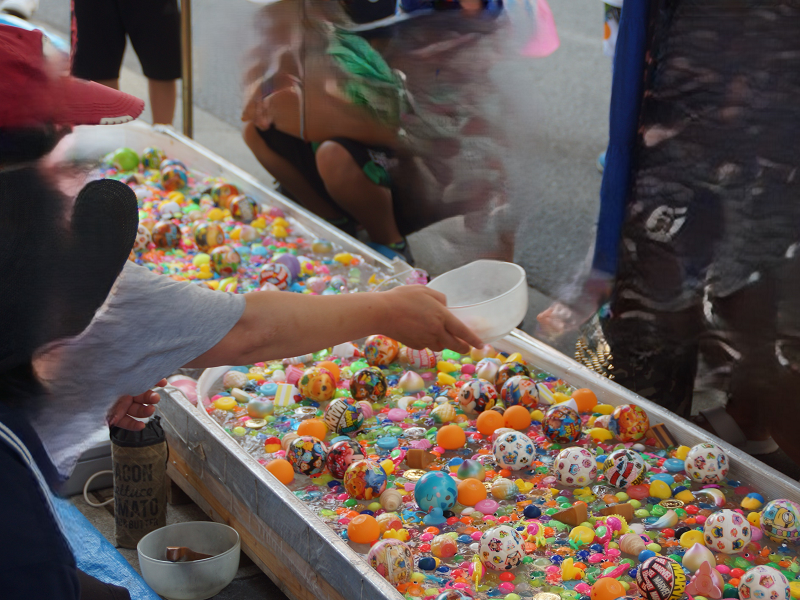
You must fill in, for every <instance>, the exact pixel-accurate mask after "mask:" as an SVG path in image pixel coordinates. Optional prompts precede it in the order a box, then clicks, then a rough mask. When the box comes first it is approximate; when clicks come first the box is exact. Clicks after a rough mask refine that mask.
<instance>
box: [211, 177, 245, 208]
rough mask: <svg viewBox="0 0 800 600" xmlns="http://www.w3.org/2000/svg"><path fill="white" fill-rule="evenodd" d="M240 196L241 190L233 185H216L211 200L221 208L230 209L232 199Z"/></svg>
mask: <svg viewBox="0 0 800 600" xmlns="http://www.w3.org/2000/svg"><path fill="white" fill-rule="evenodd" d="M238 195H239V188H237V187H236V186H235V185H233V184H232V183H224V182H221V183H216V184H214V186H213V187H212V188H211V199H212V200H213V201H214V204H216V205H217V206H219V207H220V208H228V206H229V205H230V202H231V199H232V198H235V197H236V196H238Z"/></svg>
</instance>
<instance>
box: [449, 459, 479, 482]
mask: <svg viewBox="0 0 800 600" xmlns="http://www.w3.org/2000/svg"><path fill="white" fill-rule="evenodd" d="M456 477H458V478H459V479H477V480H478V481H483V480H484V479H486V468H485V467H484V466H483V464H482V463H480V462H478V461H477V460H465V461H464V462H462V463H461V464H460V465H458V471H456Z"/></svg>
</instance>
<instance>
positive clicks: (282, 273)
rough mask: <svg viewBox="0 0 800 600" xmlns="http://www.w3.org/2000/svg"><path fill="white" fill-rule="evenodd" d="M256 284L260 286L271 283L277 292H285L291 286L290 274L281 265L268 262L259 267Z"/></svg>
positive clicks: (284, 266) (287, 269)
mask: <svg viewBox="0 0 800 600" xmlns="http://www.w3.org/2000/svg"><path fill="white" fill-rule="evenodd" d="M258 283H259V285H262V286H263V285H264V284H266V283H271V284H272V285H274V286H275V287H277V288H278V289H279V290H285V289H286V288H288V287H289V286H290V285H291V284H292V274H291V273H290V272H289V268H288V267H287V266H286V265H284V264H283V263H276V262H270V263H267V264H265V265H264V266H263V267H261V270H260V271H259V273H258Z"/></svg>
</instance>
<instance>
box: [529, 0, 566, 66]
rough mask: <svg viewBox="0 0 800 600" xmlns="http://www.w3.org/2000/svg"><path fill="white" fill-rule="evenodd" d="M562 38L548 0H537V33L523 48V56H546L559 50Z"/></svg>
mask: <svg viewBox="0 0 800 600" xmlns="http://www.w3.org/2000/svg"><path fill="white" fill-rule="evenodd" d="M560 45H561V40H560V39H559V38H558V31H556V22H555V19H554V18H553V11H552V10H550V5H549V4H547V0H536V33H534V34H533V37H532V38H531V39H530V40H529V41H528V43H527V44H526V46H525V48H523V49H522V55H523V56H530V57H533V58H544V57H545V56H550V55H551V54H552V53H553V52H555V51H556V50H558V47H559V46H560Z"/></svg>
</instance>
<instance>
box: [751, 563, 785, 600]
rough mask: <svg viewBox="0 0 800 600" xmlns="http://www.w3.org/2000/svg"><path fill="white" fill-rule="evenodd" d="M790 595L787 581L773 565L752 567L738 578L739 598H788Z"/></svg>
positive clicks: (768, 599) (760, 599)
mask: <svg viewBox="0 0 800 600" xmlns="http://www.w3.org/2000/svg"><path fill="white" fill-rule="evenodd" d="M790 595H791V589H790V587H789V581H788V580H787V579H786V577H785V576H784V574H783V573H781V572H780V571H778V569H775V568H773V567H768V566H766V565H759V566H757V567H753V568H752V569H750V570H749V571H748V572H747V573H745V574H744V577H742V578H741V579H740V580H739V598H741V600H789V597H790Z"/></svg>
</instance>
